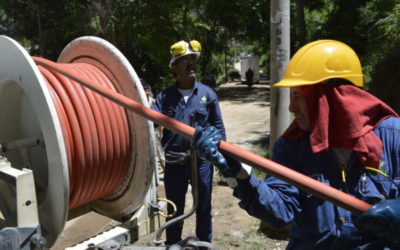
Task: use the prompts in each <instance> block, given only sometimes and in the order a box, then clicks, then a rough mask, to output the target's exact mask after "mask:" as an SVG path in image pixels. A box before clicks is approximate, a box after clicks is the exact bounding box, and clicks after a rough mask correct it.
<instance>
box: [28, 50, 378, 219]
mask: <svg viewBox="0 0 400 250" xmlns="http://www.w3.org/2000/svg"><path fill="white" fill-rule="evenodd" d="M33 59H34V61H35V62H36V63H37V64H38V65H43V66H45V67H47V68H50V69H52V70H54V71H57V72H59V73H61V74H63V75H65V76H68V77H70V78H71V79H73V80H74V81H76V82H79V83H80V84H82V85H84V86H86V87H87V88H89V89H91V90H93V91H95V92H96V93H99V94H100V95H102V96H104V97H106V98H108V99H110V100H112V101H114V102H116V103H118V104H120V105H122V106H124V107H125V108H127V109H129V110H131V111H133V112H135V113H136V114H139V115H141V116H143V117H145V118H147V119H149V120H151V121H153V122H155V123H158V124H160V125H162V126H164V127H166V128H167V129H169V130H171V131H174V132H176V133H178V134H180V135H182V136H184V137H186V138H189V139H190V138H192V136H193V134H194V129H193V128H192V127H190V126H188V125H186V124H183V123H181V122H179V121H176V120H174V119H171V118H169V117H167V116H165V115H162V114H160V113H158V112H156V111H154V110H151V109H149V108H147V107H145V106H143V105H141V104H139V103H137V102H135V101H133V100H131V99H129V98H127V97H125V96H123V95H121V94H118V93H116V92H115V91H113V90H110V89H107V88H105V87H103V86H99V84H97V83H96V82H94V81H92V80H91V79H89V78H87V77H85V76H82V75H79V74H76V72H74V71H72V70H70V69H68V68H65V67H61V66H60V65H58V64H56V63H54V62H52V61H49V60H46V59H43V58H37V57H34V58H33ZM219 149H220V150H221V151H222V152H224V153H226V154H228V155H229V156H231V157H233V158H235V159H237V160H239V161H242V162H244V163H246V164H248V165H250V166H252V167H255V168H257V169H259V170H261V171H264V172H266V173H268V174H270V175H272V176H275V177H277V178H280V179H282V180H284V181H286V182H288V183H290V184H292V185H294V186H296V187H298V188H300V189H303V190H305V191H307V192H309V193H311V194H314V195H316V196H317V197H319V198H321V199H325V200H327V201H330V202H332V203H334V204H336V205H337V206H340V207H343V208H345V209H347V210H349V211H351V212H354V213H357V214H360V213H362V212H364V211H366V210H367V209H368V208H370V207H371V205H370V204H368V203H366V202H364V201H361V200H359V199H357V198H355V197H353V196H351V195H349V194H346V193H343V192H341V191H339V190H337V189H335V188H332V187H330V186H328V185H325V184H323V183H321V182H319V181H317V180H315V179H313V178H310V177H308V176H305V175H303V174H301V173H298V172H296V171H294V170H292V169H290V168H287V167H285V166H282V165H280V164H278V163H276V162H273V161H270V160H268V159H266V158H263V157H261V156H259V155H256V154H254V153H251V152H249V151H247V150H244V149H242V148H240V147H237V146H235V145H233V144H230V143H228V142H225V141H221V144H220V146H219Z"/></svg>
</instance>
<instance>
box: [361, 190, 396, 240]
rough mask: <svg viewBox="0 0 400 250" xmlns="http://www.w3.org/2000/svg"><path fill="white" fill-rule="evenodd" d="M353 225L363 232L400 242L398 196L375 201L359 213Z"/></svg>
mask: <svg viewBox="0 0 400 250" xmlns="http://www.w3.org/2000/svg"><path fill="white" fill-rule="evenodd" d="M355 225H356V227H357V228H358V229H360V230H361V231H363V232H365V233H369V234H372V235H376V236H379V237H384V238H386V239H388V240H389V241H391V242H393V243H400V198H397V199H393V200H382V201H380V202H378V203H376V204H375V205H374V206H372V207H371V208H370V209H368V210H367V211H366V212H365V213H363V214H362V215H361V217H360V218H359V219H358V220H357V221H356V223H355Z"/></svg>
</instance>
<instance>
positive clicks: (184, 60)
mask: <svg viewBox="0 0 400 250" xmlns="http://www.w3.org/2000/svg"><path fill="white" fill-rule="evenodd" d="M196 62H197V58H195V57H187V56H184V57H181V58H179V59H178V61H177V63H183V64H189V63H196Z"/></svg>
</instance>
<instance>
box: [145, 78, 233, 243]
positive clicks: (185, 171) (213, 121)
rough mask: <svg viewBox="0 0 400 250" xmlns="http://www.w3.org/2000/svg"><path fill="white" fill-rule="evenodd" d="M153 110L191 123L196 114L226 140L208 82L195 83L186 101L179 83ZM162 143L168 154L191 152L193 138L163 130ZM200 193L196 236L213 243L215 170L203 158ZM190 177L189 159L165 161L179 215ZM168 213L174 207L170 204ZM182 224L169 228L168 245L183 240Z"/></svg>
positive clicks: (169, 191) (167, 187)
mask: <svg viewBox="0 0 400 250" xmlns="http://www.w3.org/2000/svg"><path fill="white" fill-rule="evenodd" d="M152 108H153V109H154V110H156V111H158V112H161V113H162V114H164V115H166V116H169V117H171V118H174V119H176V120H178V121H181V122H183V123H185V124H188V125H189V122H190V116H191V115H194V116H195V118H196V119H195V120H196V124H197V125H199V126H202V127H208V126H215V127H216V128H218V129H219V130H220V132H221V134H222V135H223V139H224V140H226V135H225V127H224V124H223V121H222V115H221V110H220V107H219V104H218V98H217V95H216V94H215V92H214V91H213V90H212V89H211V88H209V87H207V86H206V85H204V84H202V83H200V82H195V84H194V87H193V91H192V93H191V95H190V96H189V99H188V101H187V103H185V100H184V98H183V96H182V95H181V93H180V92H179V91H178V88H177V86H172V87H169V88H167V89H165V90H163V91H162V92H161V93H160V94H159V95H158V96H157V99H156V103H155V105H153V107H152ZM161 144H162V146H163V148H164V151H165V153H167V152H168V151H173V152H188V150H190V147H191V146H190V140H188V139H186V138H185V137H183V136H180V135H178V134H176V133H174V132H171V131H170V130H167V129H164V130H163V136H162V139H161ZM197 165H198V174H199V182H198V194H199V202H198V208H197V211H196V236H197V237H198V238H199V239H200V240H202V241H208V242H211V238H212V222H211V191H212V179H213V173H214V169H213V166H212V165H211V164H210V163H209V162H207V161H204V160H201V159H198V162H197ZM190 179H191V166H190V161H186V162H185V163H184V164H183V165H180V164H168V163H166V166H165V172H164V185H165V192H166V196H167V199H169V200H171V201H173V202H174V203H175V204H176V206H177V214H176V216H179V215H181V214H183V211H184V208H185V194H186V192H187V190H188V185H189V182H190ZM168 212H169V213H172V208H170V207H169V209H168ZM182 228H183V223H176V224H174V225H172V226H170V227H168V228H167V229H166V234H167V241H166V244H167V245H171V244H173V243H176V242H178V241H180V240H181V234H182Z"/></svg>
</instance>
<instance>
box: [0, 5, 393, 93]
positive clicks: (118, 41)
mask: <svg viewBox="0 0 400 250" xmlns="http://www.w3.org/2000/svg"><path fill="white" fill-rule="evenodd" d="M297 3H302V6H304V22H305V31H306V32H305V36H306V37H305V40H306V42H310V41H313V40H316V39H336V40H340V41H343V42H345V43H347V44H349V45H350V46H351V47H353V48H354V50H355V51H356V52H357V53H358V55H359V57H360V59H361V62H362V65H363V69H364V73H365V76H366V77H365V79H366V81H367V83H368V82H369V81H370V79H371V77H370V76H371V74H373V72H374V70H375V66H376V64H377V63H378V62H380V61H381V60H382V59H383V58H384V57H385V55H386V54H387V53H389V51H390V50H391V49H393V47H394V46H395V45H396V44H397V43H398V42H399V41H400V32H399V27H400V0H369V1H366V0H354V1H348V0H312V1H305V0H297V1H291V16H292V17H291V24H292V25H291V33H292V35H291V44H292V53H293V52H295V51H296V49H297V48H298V47H299V46H301V45H302V44H301V43H302V42H300V41H301V39H300V38H301V37H299V23H298V20H297V17H300V16H298V15H299V13H300V12H298V10H299V9H298V6H297ZM269 12H270V1H266V0H247V1H242V0H219V1H214V0H169V1H157V0H91V1H89V0H84V1H81V0H57V1H54V0H39V1H34V0H0V21H1V22H0V31H1V33H3V34H6V35H9V36H11V37H13V38H14V39H16V40H18V41H19V42H20V43H22V44H23V46H25V47H26V48H27V49H28V50H29V52H30V53H31V54H32V55H39V56H43V57H46V58H49V59H52V60H55V59H56V58H57V57H58V55H59V53H60V52H61V51H62V49H63V48H64V47H65V46H66V45H67V44H68V43H69V42H70V41H72V40H73V39H75V38H77V37H79V36H84V35H94V36H99V37H102V38H104V39H106V40H108V41H110V42H111V43H112V44H114V45H115V46H116V47H117V48H118V49H120V50H121V51H122V53H123V54H124V55H125V56H126V57H127V58H128V60H129V61H130V62H131V64H132V65H133V67H134V68H135V70H136V71H137V73H138V75H139V76H140V77H142V78H144V79H146V80H147V81H148V82H149V83H150V84H151V85H152V86H153V89H161V87H162V86H169V85H171V84H174V79H173V78H172V77H171V74H170V69H169V67H168V61H169V47H170V45H171V44H173V43H174V42H176V41H179V40H191V39H196V40H198V41H200V42H201V43H202V45H203V52H202V57H201V59H200V61H199V67H198V69H199V77H200V78H201V77H204V76H207V75H210V74H213V75H216V76H217V77H218V81H219V82H223V81H225V80H226V77H227V76H226V74H227V73H229V72H232V71H234V69H233V63H234V62H235V61H236V60H237V56H238V55H239V54H240V53H241V52H246V53H251V54H257V55H259V56H260V58H261V62H260V69H261V70H262V71H266V72H267V71H268V65H269V54H270V53H269V44H270V41H269V39H270V38H269V26H270V23H269V15H270V13H269Z"/></svg>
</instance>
